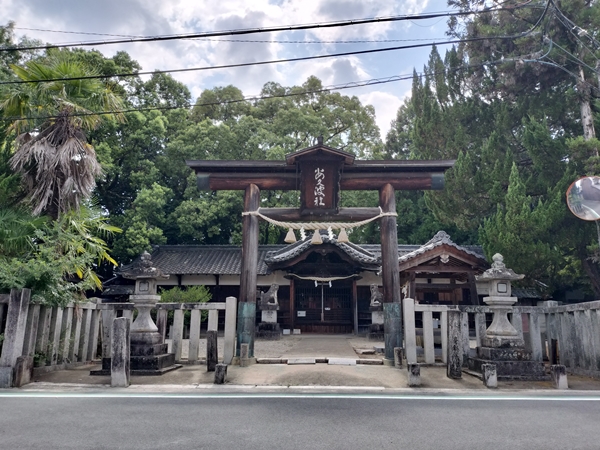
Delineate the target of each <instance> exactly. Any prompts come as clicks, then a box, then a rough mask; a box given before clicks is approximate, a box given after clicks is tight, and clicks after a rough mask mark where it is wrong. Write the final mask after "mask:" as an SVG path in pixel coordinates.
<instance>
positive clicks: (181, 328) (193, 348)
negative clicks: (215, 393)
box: [98, 297, 237, 364]
mask: <svg viewBox="0 0 600 450" xmlns="http://www.w3.org/2000/svg"><path fill="white" fill-rule="evenodd" d="M98 308H99V309H101V310H102V358H110V352H111V346H110V334H111V330H112V322H113V320H114V319H115V318H116V317H117V316H118V315H121V316H122V317H128V318H130V319H132V317H133V310H134V306H133V303H102V304H99V305H98ZM118 311H122V312H121V313H119V312H118ZM169 311H173V324H172V328H171V334H172V335H171V336H170V338H171V348H170V351H171V352H172V353H175V362H176V363H184V364H185V363H187V364H195V363H197V362H198V361H199V348H200V339H201V331H202V329H203V328H204V327H202V322H201V319H202V312H203V311H207V312H208V321H207V323H206V328H204V329H205V331H208V330H215V331H222V332H223V340H224V350H223V362H224V363H225V364H231V361H232V359H233V357H234V352H235V329H236V311H237V299H236V298H235V297H227V299H226V301H225V302H210V303H157V304H156V326H157V327H158V332H159V333H160V334H161V335H162V337H163V340H164V339H165V338H166V337H167V329H168V328H169V326H168V313H169ZM186 311H190V316H191V318H190V323H189V325H185V324H184V322H185V321H184V317H185V312H186ZM219 311H223V313H221V314H224V317H223V319H224V320H223V321H222V322H223V324H224V327H223V328H222V330H219V329H218V325H219ZM184 336H189V339H184ZM184 346H185V348H184ZM185 350H187V351H185ZM184 354H186V355H187V356H188V357H187V358H185V359H184V358H183V357H182V355H184Z"/></svg>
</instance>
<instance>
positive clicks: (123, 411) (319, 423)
mask: <svg viewBox="0 0 600 450" xmlns="http://www.w3.org/2000/svg"><path fill="white" fill-rule="evenodd" d="M12 392H14V391H12ZM12 392H11V394H6V392H4V393H0V449H7V450H8V449H36V450H37V449H78V450H81V449H178V450H182V449H261V450H264V449H286V450H294V449H328V450H333V449H411V450H419V449H444V450H445V449H461V450H467V449H477V450H480V449H494V450H496V449H497V450H501V449H511V450H515V449H528V450H531V449H548V448H556V449H595V450H597V449H599V448H600V397H569V396H562V397H531V398H527V397H526V396H518V397H516V396H507V395H502V396H498V397H497V398H495V397H486V398H483V399H482V398H476V397H472V396H465V397H461V396H457V395H430V396H403V395H381V396H379V395H362V396H361V395H347V396H345V395H339V394H327V395H308V396H306V395H304V394H298V395H295V396H289V395H275V396H266V395H256V396H255V395H243V394H234V395H223V394H215V395H206V394H190V395H176V394H145V395H129V394H123V395H112V396H107V395H104V394H101V393H100V394H97V395H95V396H91V395H89V394H77V395H69V394H64V395H63V394H60V393H49V394H48V393H45V394H36V393H23V394H13V393H12Z"/></svg>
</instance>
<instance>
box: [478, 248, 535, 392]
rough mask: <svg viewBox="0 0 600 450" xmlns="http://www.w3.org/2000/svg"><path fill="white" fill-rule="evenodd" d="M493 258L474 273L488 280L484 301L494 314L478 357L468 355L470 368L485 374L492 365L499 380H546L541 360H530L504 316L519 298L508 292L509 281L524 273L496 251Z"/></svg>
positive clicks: (520, 338) (523, 345)
mask: <svg viewBox="0 0 600 450" xmlns="http://www.w3.org/2000/svg"><path fill="white" fill-rule="evenodd" d="M492 259H493V261H494V262H493V263H492V267H491V268H490V269H488V270H486V271H485V272H484V273H483V274H482V275H480V276H479V277H477V281H488V282H489V286H490V295H489V296H488V297H485V298H484V299H483V301H484V302H485V303H486V304H487V305H488V306H489V307H490V309H491V310H492V312H493V314H494V318H493V320H492V324H491V325H490V326H489V328H488V329H487V330H486V336H485V337H484V338H483V339H482V341H481V346H480V347H477V357H475V358H469V359H468V365H469V369H470V370H472V371H475V372H479V373H481V374H482V375H483V376H484V378H485V376H486V375H485V374H484V372H486V371H489V370H490V369H489V368H490V367H492V366H494V368H495V369H494V370H495V371H496V374H497V379H499V380H545V379H547V376H546V373H545V370H544V364H543V363H542V362H541V361H534V360H532V356H531V352H530V351H527V350H526V349H525V343H524V341H523V338H522V337H521V336H520V335H519V332H518V331H517V330H516V329H515V327H513V326H512V324H511V323H510V322H509V320H508V317H507V315H508V313H509V312H512V309H513V305H514V304H515V303H516V302H517V300H518V299H517V297H512V296H511V283H512V281H513V280H522V279H523V278H524V275H518V274H516V273H515V272H513V271H512V270H511V269H507V268H506V266H505V265H504V258H503V257H502V255H500V254H498V253H496V254H495V255H494V256H493V257H492ZM486 373H487V372H486Z"/></svg>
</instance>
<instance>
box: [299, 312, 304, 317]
mask: <svg viewBox="0 0 600 450" xmlns="http://www.w3.org/2000/svg"><path fill="white" fill-rule="evenodd" d="M298 317H306V311H298Z"/></svg>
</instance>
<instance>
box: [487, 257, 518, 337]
mask: <svg viewBox="0 0 600 450" xmlns="http://www.w3.org/2000/svg"><path fill="white" fill-rule="evenodd" d="M492 260H493V261H494V262H493V263H492V267H491V268H490V269H488V270H486V271H485V272H484V273H483V275H480V276H479V277H477V280H478V281H489V286H490V290H489V296H488V297H484V299H483V301H484V303H485V304H486V305H488V306H489V307H490V309H491V310H492V312H493V313H494V318H493V320H492V324H491V325H490V327H489V328H488V329H487V330H486V337H485V339H484V341H483V346H484V347H503V346H506V345H511V344H512V345H516V346H523V345H524V343H523V340H522V339H521V338H520V337H519V332H518V331H517V330H516V329H515V327H513V326H512V324H511V323H510V321H509V320H508V316H507V314H508V313H509V312H511V311H512V307H513V305H514V304H515V303H516V302H517V300H518V298H517V297H512V296H511V293H512V292H511V282H512V281H513V280H522V279H523V278H524V277H525V275H518V274H516V273H515V272H514V271H513V270H512V269H507V268H506V266H505V265H504V258H503V256H502V255H501V254H499V253H496V254H495V255H494V256H493V257H492Z"/></svg>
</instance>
